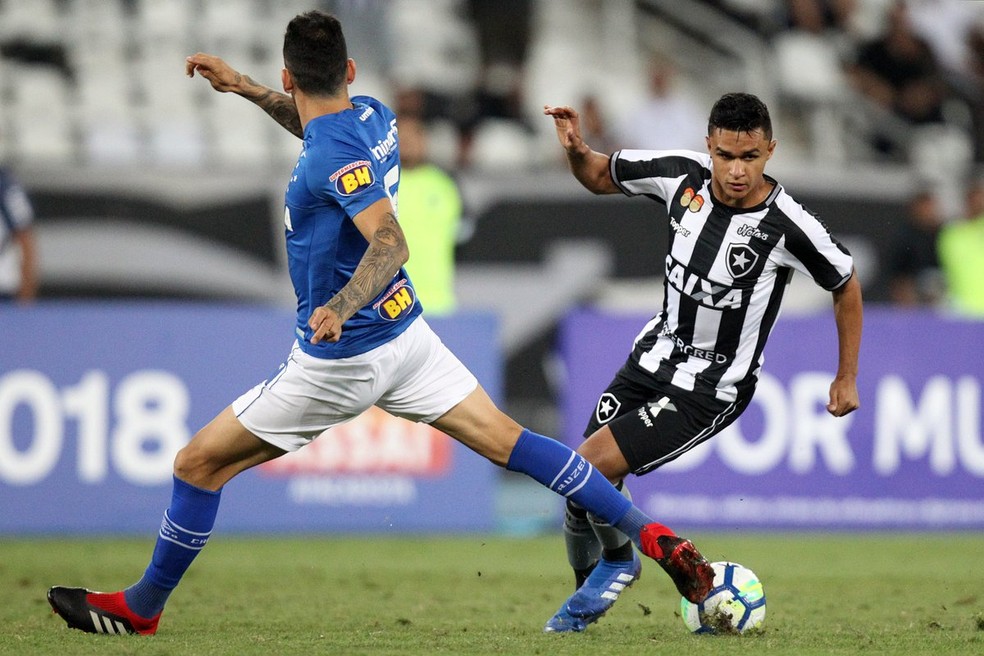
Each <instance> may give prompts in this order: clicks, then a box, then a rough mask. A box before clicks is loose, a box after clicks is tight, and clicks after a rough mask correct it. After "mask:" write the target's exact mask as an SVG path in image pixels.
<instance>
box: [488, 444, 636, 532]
mask: <svg viewBox="0 0 984 656" xmlns="http://www.w3.org/2000/svg"><path fill="white" fill-rule="evenodd" d="M506 469H508V470H510V471H517V472H521V473H523V474H526V475H527V476H529V477H530V478H532V479H533V480H535V481H537V482H538V483H540V484H542V485H545V486H546V487H548V488H550V489H551V490H553V491H554V492H556V493H557V494H562V495H564V496H565V497H567V498H568V499H570V500H571V501H573V502H574V503H576V504H577V505H579V506H581V507H582V508H586V509H587V510H588V512H590V513H593V514H594V515H596V516H597V517H600V518H601V519H603V520H604V521H606V522H608V523H609V524H611V525H612V526H614V527H615V528H617V529H618V530H620V531H622V532H623V533H625V534H626V535H627V536H629V538H630V539H631V540H632V541H633V542H634V543H635V544H636V545H638V544H639V532H640V531H641V530H642V527H643V526H645V525H646V524H650V523H652V521H653V520H652V519H651V518H650V517H648V516H647V515H646V514H645V513H643V512H642V511H641V510H639V509H638V508H636V507H635V506H634V505H632V502H631V501H629V500H628V499H626V498H625V497H624V496H622V493H621V492H619V491H618V490H616V489H615V486H614V485H612V484H611V483H610V482H609V481H608V479H606V478H605V477H604V476H602V475H601V474H599V473H598V472H597V471H596V470H595V468H594V467H592V466H591V463H589V462H588V461H587V460H585V459H584V457H583V456H581V455H580V454H578V453H577V452H575V451H573V450H571V449H570V448H568V447H567V446H565V445H563V444H561V443H560V442H558V441H556V440H552V439H550V438H549V437H544V436H543V435H537V434H536V433H534V432H533V431H531V430H529V429H523V432H522V433H521V434H520V436H519V439H518V440H517V441H516V446H514V447H513V450H512V453H511V454H509V462H508V463H507V464H506Z"/></svg>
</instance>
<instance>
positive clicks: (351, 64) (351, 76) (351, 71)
mask: <svg viewBox="0 0 984 656" xmlns="http://www.w3.org/2000/svg"><path fill="white" fill-rule="evenodd" d="M353 82H355V60H354V59H352V58H351V57H350V58H349V60H348V62H347V63H346V66H345V84H352V83H353Z"/></svg>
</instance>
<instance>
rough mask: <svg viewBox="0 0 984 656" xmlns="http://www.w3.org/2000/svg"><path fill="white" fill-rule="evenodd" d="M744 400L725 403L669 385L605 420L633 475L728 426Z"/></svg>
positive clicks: (683, 451) (681, 453) (664, 461)
mask: <svg viewBox="0 0 984 656" xmlns="http://www.w3.org/2000/svg"><path fill="white" fill-rule="evenodd" d="M746 405H747V400H743V401H739V402H734V403H728V402H725V401H721V400H719V399H716V398H714V397H710V396H708V395H703V394H696V393H693V392H688V391H686V390H678V389H677V388H673V387H672V386H670V385H667V386H665V388H664V390H663V391H661V392H658V393H656V394H655V395H654V396H653V398H652V399H650V400H648V401H647V402H646V403H644V404H642V405H640V406H638V407H637V408H635V409H634V410H633V411H631V412H626V413H623V414H622V415H620V416H619V417H618V418H616V419H614V420H613V421H611V422H610V423H609V424H608V428H609V429H610V430H611V433H612V435H613V436H614V438H615V442H617V443H618V446H619V449H620V451H621V452H622V454H623V455H624V457H625V460H626V462H627V463H628V465H629V469H630V471H632V472H633V473H635V474H637V475H642V474H645V473H647V472H649V471H652V470H653V469H656V468H658V467H660V466H662V465H664V464H666V463H668V462H670V461H672V460H675V459H677V458H679V457H680V456H682V455H683V454H684V453H686V452H688V451H690V450H691V449H693V448H694V447H696V446H697V445H699V444H702V443H704V442H706V441H707V440H709V439H710V438H712V437H713V436H715V435H717V434H718V433H719V432H721V431H722V430H723V429H724V428H726V427H727V426H729V425H730V424H731V423H732V422H733V421H734V420H735V419H737V418H738V415H740V414H741V412H742V410H744V408H745V406H746Z"/></svg>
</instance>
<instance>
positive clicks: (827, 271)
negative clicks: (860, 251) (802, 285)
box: [783, 220, 851, 291]
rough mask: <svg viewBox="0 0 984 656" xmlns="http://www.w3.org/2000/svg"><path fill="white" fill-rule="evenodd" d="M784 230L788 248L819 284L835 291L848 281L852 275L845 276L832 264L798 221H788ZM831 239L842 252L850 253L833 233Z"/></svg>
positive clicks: (784, 225)
mask: <svg viewBox="0 0 984 656" xmlns="http://www.w3.org/2000/svg"><path fill="white" fill-rule="evenodd" d="M821 225H822V224H821ZM783 230H784V232H785V233H786V250H788V251H789V252H790V253H791V254H792V255H793V256H794V257H796V259H798V260H799V261H800V262H802V263H803V266H805V267H806V269H807V271H809V272H810V275H811V276H813V279H814V280H815V281H816V282H817V284H818V285H820V286H821V287H823V288H824V289H826V290H827V291H833V290H835V289H837V288H838V287H840V286H841V285H843V284H844V283H845V282H847V280H848V278H850V277H851V275H850V274H848V275H847V276H846V277H845V276H844V275H843V274H841V272H840V271H838V270H837V269H836V267H834V266H833V265H831V264H830V262H829V261H828V260H827V258H825V257H823V255H821V254H820V253H819V252H818V251H817V249H816V247H814V245H813V242H812V241H810V238H809V237H808V236H807V235H806V233H805V232H803V231H802V230H801V229H800V227H799V226H798V225H796V223H794V222H793V221H791V220H789V221H786V222H785V223H784V224H783ZM830 239H831V241H833V242H834V244H835V245H836V246H837V248H838V249H840V250H841V252H843V253H845V254H848V255H850V253H848V251H847V249H846V248H844V246H843V245H842V244H841V243H840V242H839V241H837V240H836V239H834V237H833V235H831V237H830Z"/></svg>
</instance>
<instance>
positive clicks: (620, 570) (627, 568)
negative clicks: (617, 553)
mask: <svg viewBox="0 0 984 656" xmlns="http://www.w3.org/2000/svg"><path fill="white" fill-rule="evenodd" d="M641 572H642V561H641V560H639V556H638V554H636V553H635V552H633V553H632V560H629V561H613V560H605V559H604V558H602V559H601V560H600V561H598V564H597V565H596V566H595V568H594V571H593V572H591V575H590V576H589V577H588V580H587V581H585V582H584V585H582V586H581V587H580V588H578V589H577V591H576V592H575V593H574V594H573V595H571V597H570V598H569V599H568V600H567V601H565V602H564V605H563V606H561V607H560V610H558V611H557V613H556V614H555V615H554V616H553V617H551V618H550V620H549V621H548V622H547V624H546V626H544V627H543V630H544V631H545V632H547V633H563V632H569V631H577V632H580V631H584V630H585V629H586V628H587V627H588V625H589V624H591V623H593V622H597V621H598V618H600V617H601V616H602V615H604V614H605V613H607V612H608V609H609V608H611V607H612V606H613V605H614V604H615V602H616V601H617V600H618V597H619V595H621V594H622V591H623V590H625V589H626V588H627V587H629V586H630V585H632V584H633V583H635V582H636V581H637V580H639V574H640V573H641Z"/></svg>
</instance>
